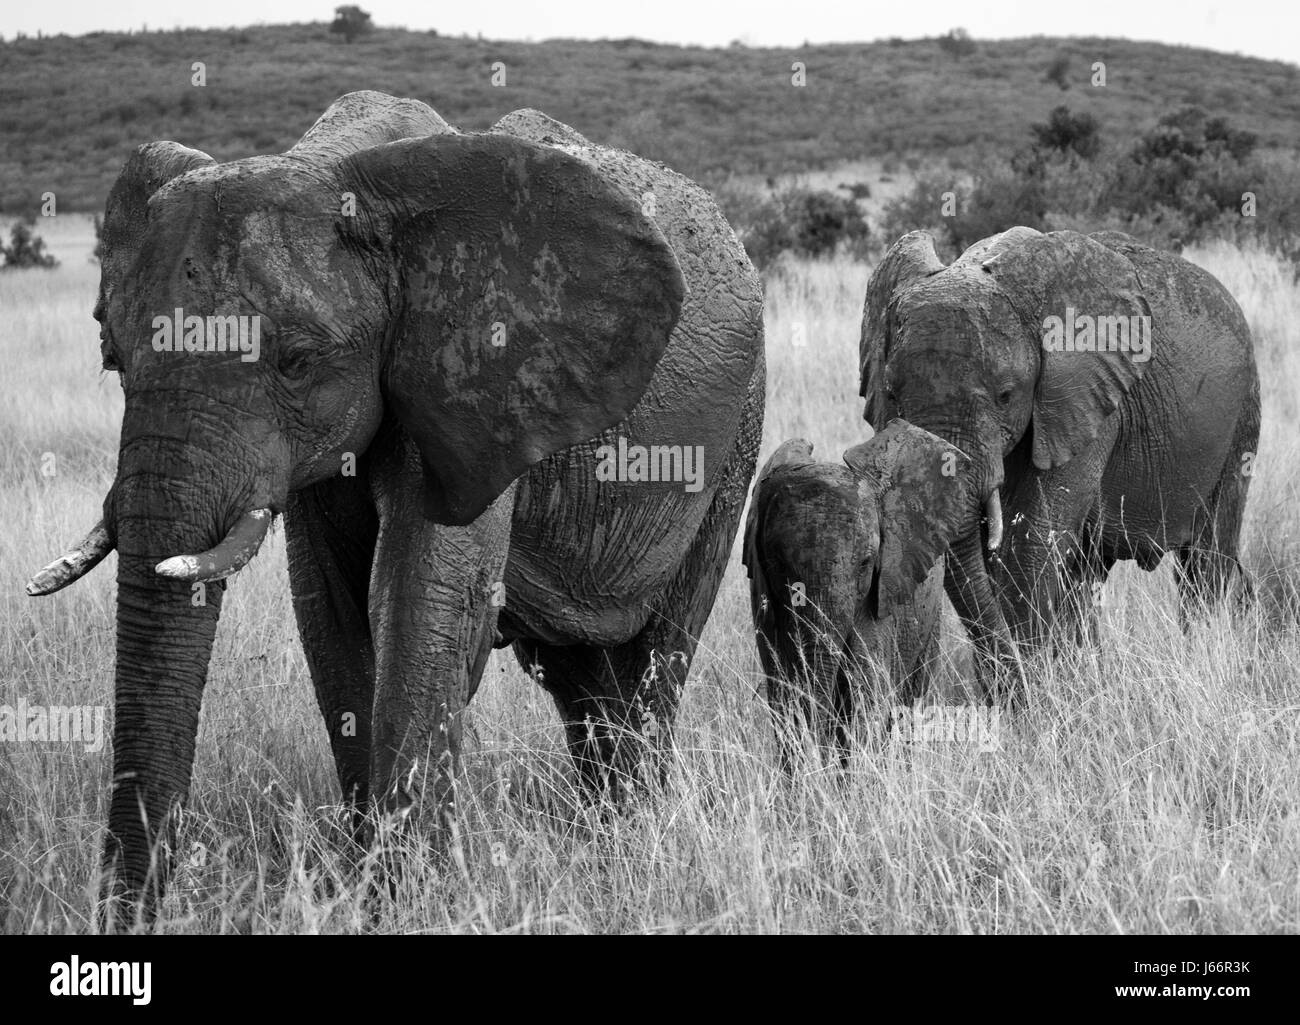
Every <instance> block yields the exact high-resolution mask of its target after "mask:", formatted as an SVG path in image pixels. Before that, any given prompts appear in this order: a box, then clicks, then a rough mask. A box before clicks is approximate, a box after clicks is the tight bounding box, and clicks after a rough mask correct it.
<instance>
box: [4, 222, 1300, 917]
mask: <svg viewBox="0 0 1300 1025" xmlns="http://www.w3.org/2000/svg"><path fill="white" fill-rule="evenodd" d="M1189 255H1190V257H1191V258H1192V259H1194V260H1195V261H1196V262H1198V263H1201V264H1202V265H1203V266H1205V267H1206V268H1208V269H1209V270H1211V271H1212V272H1213V273H1215V274H1216V275H1218V276H1219V277H1220V278H1221V279H1222V280H1223V281H1224V282H1225V284H1227V285H1228V287H1229V288H1230V289H1231V290H1232V291H1233V292H1234V294H1236V295H1237V296H1238V297H1239V299H1240V301H1241V303H1242V305H1243V307H1244V308H1245V309H1246V311H1247V314H1248V316H1249V319H1250V322H1251V326H1252V329H1253V330H1254V332H1255V336H1256V341H1257V346H1258V352H1259V357H1260V363H1261V369H1262V376H1263V381H1264V395H1265V398H1264V403H1265V404H1264V434H1263V438H1262V440H1261V443H1260V453H1259V458H1258V461H1257V464H1256V465H1257V472H1256V476H1255V480H1254V483H1253V491H1252V496H1251V504H1250V508H1249V512H1248V517H1247V526H1246V534H1247V538H1246V560H1247V563H1248V565H1249V567H1250V569H1251V571H1252V572H1253V573H1254V574H1255V575H1256V577H1257V578H1259V579H1260V580H1261V581H1262V582H1264V583H1265V586H1263V587H1261V595H1262V600H1261V602H1260V603H1259V608H1258V609H1257V610H1256V612H1254V613H1253V614H1251V615H1247V616H1244V617H1242V618H1241V619H1239V620H1237V621H1235V622H1234V621H1230V620H1229V618H1228V617H1227V616H1219V617H1217V618H1214V619H1212V620H1211V621H1209V622H1207V623H1205V624H1203V625H1201V626H1199V627H1197V628H1196V629H1195V630H1193V632H1192V633H1191V634H1190V635H1189V636H1184V634H1183V633H1182V632H1181V631H1180V629H1179V628H1178V625H1177V618H1176V610H1175V605H1174V595H1173V588H1172V586H1171V581H1170V574H1169V571H1168V568H1167V567H1162V568H1161V569H1160V570H1158V571H1157V572H1156V573H1154V574H1145V573H1142V572H1140V571H1136V570H1134V569H1132V568H1131V567H1128V566H1125V567H1122V568H1121V569H1120V570H1119V571H1118V572H1117V573H1116V574H1115V575H1114V576H1113V578H1112V581H1111V582H1110V583H1109V584H1108V585H1107V588H1106V604H1105V607H1104V609H1103V644H1102V645H1101V647H1100V648H1099V649H1098V650H1096V651H1091V650H1089V651H1080V652H1076V653H1071V654H1069V655H1065V656H1061V657H1057V658H1051V659H1044V660H1042V661H1040V662H1037V663H1035V665H1034V671H1033V677H1034V679H1033V688H1032V690H1031V693H1030V694H1029V697H1028V700H1027V703H1026V707H1025V708H1024V709H1023V710H1022V711H1020V712H1018V713H1016V714H1015V715H1014V716H1012V717H1004V719H1003V720H1002V722H1001V727H1002V728H1001V730H1000V732H999V735H998V737H999V744H998V747H997V749H996V750H994V751H981V750H979V748H978V747H977V746H976V745H971V744H962V743H947V744H944V743H930V744H919V743H914V744H911V745H907V744H900V743H892V744H882V743H880V742H879V741H878V740H877V739H876V738H875V735H874V734H866V735H864V737H863V738H862V740H861V743H859V744H858V746H857V747H856V748H855V749H854V751H853V755H852V759H851V762H850V766H849V770H848V772H847V773H846V774H845V775H844V776H843V777H842V778H838V777H836V776H833V775H831V774H828V773H825V772H817V771H812V770H810V771H808V772H806V773H804V774H801V775H800V776H799V777H798V778H796V779H795V780H793V781H789V782H787V781H786V780H784V779H783V778H782V777H781V776H780V774H779V773H778V772H777V769H776V759H775V750H774V747H775V745H774V743H773V738H772V735H771V727H770V724H769V722H768V719H767V715H766V711H765V706H764V704H763V701H762V699H761V697H760V695H759V694H758V692H757V690H756V684H757V665H756V662H757V660H756V658H755V653H754V647H753V642H752V640H751V630H750V626H749V611H748V598H747V590H746V582H745V579H744V573H743V570H742V569H741V568H740V567H739V565H738V560H737V559H736V558H733V559H732V562H731V565H730V566H729V567H728V571H727V575H726V578H725V580H724V582H723V586H722V590H721V593H720V596H719V599H718V603H717V606H716V608H715V611H714V614H713V617H712V619H711V620H710V622H709V625H708V627H707V629H706V631H705V635H704V637H703V639H702V644H701V648H700V653H699V655H698V656H697V660H696V665H695V667H694V671H693V673H692V679H691V683H690V685H689V687H688V689H687V692H686V696H685V701H684V705H683V709H682V715H681V719H680V727H679V730H678V735H677V751H676V754H675V756H674V759H673V762H672V765H671V769H670V774H669V782H668V786H667V789H666V791H665V792H664V793H663V794H662V795H661V796H660V798H659V799H658V800H656V801H654V802H648V803H645V804H644V805H642V806H639V807H637V808H635V809H633V810H632V811H630V812H628V813H626V814H624V815H622V816H618V817H613V818H609V817H600V816H596V815H594V814H592V813H590V812H587V811H585V810H583V808H582V807H581V806H580V802H578V801H577V799H576V796H575V794H574V792H573V789H572V786H571V781H570V774H569V770H568V765H567V761H566V758H567V756H566V754H565V752H564V749H563V740H562V734H561V731H560V729H559V727H558V725H557V723H556V720H555V713H554V711H553V709H552V707H551V705H550V701H549V699H548V698H547V697H546V696H545V694H544V693H543V692H542V691H541V690H540V689H539V688H537V687H536V686H535V685H534V684H533V683H532V682H531V681H530V680H529V679H528V678H527V677H526V676H525V675H524V674H523V673H522V672H521V671H520V670H519V669H518V668H517V667H516V666H515V665H514V663H513V660H512V659H511V658H510V657H509V656H508V655H504V654H502V653H498V654H497V655H496V656H494V658H493V660H492V662H491V664H490V666H489V669H488V672H487V674H486V677H485V680H484V683H483V686H482V688H481V690H480V692H479V694H478V697H477V698H476V699H475V702H474V704H473V706H472V711H471V713H470V725H469V729H468V742H467V748H468V750H467V755H466V763H467V765H466V773H465V778H464V782H463V788H462V789H463V794H462V808H463V814H462V821H461V837H460V841H461V842H460V844H459V846H458V847H456V848H454V850H455V851H456V852H458V853H454V854H453V856H451V857H448V858H438V857H433V856H430V854H429V853H428V851H427V850H425V848H424V847H423V845H422V844H421V843H419V842H418V841H411V840H409V839H402V838H396V839H394V840H392V844H393V845H394V846H396V847H398V848H402V849H403V850H404V856H403V857H402V858H401V864H402V872H401V874H400V876H398V877H397V879H396V882H395V894H394V895H392V896H390V895H388V891H387V889H386V888H384V887H379V888H378V891H377V892H378V895H376V892H375V891H374V890H373V889H372V888H370V887H368V886H366V885H363V884H362V883H361V882H359V879H358V876H357V874H356V873H355V872H354V871H353V870H352V869H351V868H350V866H349V865H348V864H347V863H346V862H345V859H344V858H343V857H342V856H341V855H340V854H339V850H340V845H339V843H338V837H339V829H338V820H339V816H338V814H337V812H338V808H337V805H336V802H337V800H338V793H337V785H336V783H335V781H334V776H333V768H332V763H331V759H330V756H329V752H328V748H327V744H326V741H325V735H324V730H323V728H322V726H321V723H320V719H319V716H318V714H317V712H316V709H315V705H314V699H313V697H312V691H311V685H310V681H309V679H308V676H307V672H306V668H305V665H304V662H303V656H302V652H301V649H300V646H299V643H298V640H297V637H296V631H295V628H294V625H293V617H292V612H291V608H290V603H289V596H288V584H287V576H286V572H285V557H284V545H283V539H282V537H281V536H280V535H278V534H276V535H273V536H272V538H271V539H270V541H269V543H268V544H267V545H266V547H265V548H264V550H263V552H262V554H261V555H260V556H259V557H258V558H257V559H256V560H255V561H254V563H253V565H252V566H250V567H249V568H248V569H247V570H245V571H244V572H243V573H242V574H240V576H239V577H238V578H237V580H236V581H235V583H234V585H233V587H232V588H231V591H230V593H229V594H228V596H227V597H228V601H227V605H226V609H225V613H224V615H223V617H222V622H221V627H220V631H219V634H218V639H217V644H216V648H215V651H214V655H213V660H212V672H211V678H210V682H209V684H208V688H207V694H206V696H205V701H204V708H203V717H202V725H201V728H200V736H199V746H198V760H197V763H196V766H195V776H194V785H193V791H192V798H191V801H190V805H189V810H188V812H187V813H186V815H185V817H184V820H183V823H182V829H181V835H180V840H179V844H178V849H177V860H178V870H177V874H176V878H175V884H174V885H173V887H172V890H171V894H170V896H169V897H168V899H167V903H166V905H165V908H164V913H163V918H162V922H161V926H160V927H161V928H162V929H164V930H166V931H170V932H198V931H202V932H208V931H223V932H236V931H238V932H336V931H359V930H378V931H392V930H396V931H406V932H425V931H458V932H511V931H521V932H578V931H582V932H615V931H618V932H626V931H656V932H657V931H723V932H753V931H767V932H774V931H783V932H792V931H860V930H861V931H873V932H876V931H898V932H1013V931H1036V932H1097V931H1100V932H1148V931H1149V932H1164V931H1169V932H1220V931H1255V930H1289V931H1294V930H1296V929H1297V927H1298V926H1300V879H1298V877H1297V876H1298V872H1300V820H1298V818H1297V815H1298V812H1297V807H1298V805H1300V747H1298V743H1297V723H1298V722H1300V714H1298V713H1300V684H1298V682H1297V670H1296V667H1297V665H1300V626H1298V625H1297V620H1296V618H1295V613H1296V609H1297V607H1300V606H1298V604H1297V602H1296V600H1295V598H1296V586H1297V580H1298V579H1300V566H1298V562H1300V560H1298V555H1297V547H1296V546H1297V537H1298V535H1297V529H1296V528H1297V522H1298V521H1300V511H1298V510H1300V505H1298V503H1297V498H1298V496H1297V475H1296V472H1295V467H1296V465H1297V457H1298V456H1300V452H1298V451H1297V444H1298V442H1297V439H1300V409H1298V408H1297V386H1298V385H1300V346H1298V345H1297V339H1296V327H1295V325H1296V324H1300V291H1297V289H1296V287H1295V285H1294V284H1293V283H1292V281H1291V278H1290V275H1289V272H1287V271H1286V269H1285V267H1284V266H1283V265H1281V264H1279V263H1278V262H1276V261H1275V260H1273V259H1272V258H1271V257H1269V256H1267V255H1266V254H1262V253H1258V252H1240V251H1237V250H1235V249H1231V248H1223V247H1217V248H1208V249H1204V250H1198V251H1195V252H1192V253H1190V254H1189ZM867 273H868V268H866V267H864V266H861V265H857V264H851V263H846V262H831V263H822V264H815V265H798V266H795V267H794V268H792V270H791V272H790V273H789V274H787V275H785V276H783V277H780V278H778V279H775V280H773V281H772V282H770V283H769V291H768V311H767V321H768V323H767V327H768V342H769V368H770V369H769V375H770V376H769V390H768V395H769V402H768V412H767V423H766V427H765V432H764V444H763V452H762V454H761V458H766V456H767V454H768V453H769V452H770V451H771V450H772V449H773V448H774V447H775V446H776V445H777V444H779V443H780V442H781V441H782V440H784V439H785V438H787V437H791V436H795V435H803V436H805V437H807V438H809V440H811V441H813V442H814V443H815V444H816V445H817V449H818V453H819V454H820V455H822V456H823V457H824V458H830V459H834V458H838V456H839V453H840V452H841V451H842V450H843V449H844V448H845V447H847V446H848V445H849V444H851V443H853V442H855V441H857V440H860V439H861V438H862V437H863V436H864V434H865V432H866V428H865V427H864V425H863V424H862V421H861V405H860V401H859V400H858V398H857V395H856V391H857V357H856V338H857V327H858V319H859V314H860V308H861V301H862V295H863V290H864V286H865V283H866V278H867ZM94 289H95V272H94V271H93V269H89V268H85V267H83V266H75V265H72V264H68V265H65V267H64V268H62V269H60V270H59V271H57V272H53V273H39V272H32V273H21V274H6V275H0V310H3V311H4V312H3V316H2V317H0V322H2V324H3V326H2V327H0V331H3V334H2V335H0V366H3V367H4V368H5V370H4V372H3V378H2V380H3V384H2V385H0V432H2V434H3V437H4V438H5V442H6V443H5V446H4V448H3V450H2V451H0V521H2V522H3V523H4V524H5V528H4V530H3V531H0V679H2V680H3V684H2V688H0V702H10V703H12V701H13V700H15V699H16V697H17V696H18V695H25V696H26V697H27V699H28V700H29V701H30V702H33V703H45V704H71V703H77V704H86V703H89V704H106V705H111V689H112V661H113V618H112V612H113V578H114V562H113V560H112V559H110V560H109V562H108V563H106V564H105V565H104V566H102V567H100V568H99V569H98V570H97V571H96V572H95V573H94V574H93V575H91V576H90V577H89V578H87V579H86V580H84V581H82V582H81V583H79V584H78V585H76V586H74V587H72V588H69V589H68V590H66V591H64V592H61V593H60V594H58V595H56V596H54V597H52V598H48V599H44V600H40V601H35V600H32V599H28V598H27V597H25V595H24V594H23V590H22V588H23V584H24V582H25V580H26V578H27V575H28V573H29V572H30V571H31V570H32V569H33V568H35V567H37V566H39V565H41V564H43V563H44V562H45V561H46V560H47V559H48V558H50V557H52V555H53V554H54V553H56V552H58V551H60V550H61V546H62V545H64V544H65V543H66V542H67V541H68V540H69V539H70V538H72V537H73V536H74V535H75V534H76V533H77V532H78V531H80V530H82V529H84V528H85V527H86V526H88V525H89V524H90V523H92V522H94V520H95V519H96V517H97V515H98V506H99V502H100V501H101V498H102V496H103V493H104V491H105V489H106V488H107V486H108V484H109V482H110V479H111V474H112V470H113V465H114V460H115V445H116V437H117V424H118V420H119V417H120V411H121V399H120V392H119V389H118V387H117V383H116V380H115V379H114V378H112V377H109V376H103V377H101V376H100V375H98V374H97V366H98V356H97V351H96V345H95V329H94V325H93V323H92V322H91V321H90V319H89V315H88V311H89V309H90V306H91V303H92V299H93V294H94ZM796 328H798V329H799V330H798V332H797V331H796ZM796 340H799V341H801V342H802V344H795V342H796ZM51 452H52V453H54V456H55V463H54V466H55V469H56V472H55V474H54V475H53V476H43V475H42V473H41V469H42V458H43V457H44V458H46V459H47V461H48V457H45V454H46V453H51ZM954 643H955V642H952V641H950V642H949V646H950V647H952V646H953V645H954ZM949 700H951V699H949ZM109 772H110V752H109V751H108V749H107V748H105V750H103V751H101V752H99V753H86V752H85V751H83V750H82V749H81V748H80V747H69V746H66V745H41V744H16V743H4V744H0V923H3V925H2V927H3V929H4V931H7V932H63V931H83V930H86V929H88V928H90V912H91V908H92V897H93V892H94V876H95V871H96V868H97V864H98V857H99V851H100V848H101V844H102V839H103V824H104V821H105V817H106V813H107V797H108V782H109Z"/></svg>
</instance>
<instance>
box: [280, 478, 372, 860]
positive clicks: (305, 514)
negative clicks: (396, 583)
mask: <svg viewBox="0 0 1300 1025" xmlns="http://www.w3.org/2000/svg"><path fill="white" fill-rule="evenodd" d="M365 478H366V474H365V473H364V472H362V473H361V474H359V475H358V476H357V477H338V478H335V479H333V480H328V481H325V482H323V483H320V484H316V485H314V486H312V487H310V488H305V489H304V490H302V491H299V492H296V493H293V494H291V495H290V496H289V503H288V507H287V509H286V515H285V538H286V540H287V543H288V549H289V582H290V586H291V588H292V591H293V610H294V615H295V617H296V618H297V621H298V633H299V635H300V636H301V638H302V646H303V651H304V653H305V654H306V656H307V668H308V670H309V671H310V672H311V679H312V684H313V685H314V687H315V689H316V702H317V704H318V705H319V706H320V711H321V715H322V716H323V717H324V719H325V730H326V732H327V733H328V734H329V739H330V748H331V750H332V751H333V753H334V765H335V768H336V769H337V771H338V777H339V785H340V787H341V788H342V791H343V800H344V801H345V802H348V803H350V804H351V805H352V809H353V831H354V833H355V834H356V836H357V838H360V834H361V830H362V828H363V822H364V817H365V812H366V806H367V803H368V801H369V798H370V712H371V705H372V703H373V700H374V690H375V657H374V649H373V647H372V645H371V640H370V621H369V618H368V615H367V590H368V588H369V586H370V566H371V562H372V561H373V559H374V552H375V536H376V532H377V530H378V520H377V519H376V516H375V508H374V503H373V502H372V501H371V499H370V494H369V487H368V484H367V482H366V479H365Z"/></svg>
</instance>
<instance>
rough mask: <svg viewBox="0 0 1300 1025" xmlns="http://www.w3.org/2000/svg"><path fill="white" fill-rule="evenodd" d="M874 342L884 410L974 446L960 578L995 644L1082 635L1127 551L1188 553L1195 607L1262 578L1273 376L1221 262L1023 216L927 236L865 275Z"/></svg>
mask: <svg viewBox="0 0 1300 1025" xmlns="http://www.w3.org/2000/svg"><path fill="white" fill-rule="evenodd" d="M860 354H861V371H862V389H861V394H862V395H863V397H864V398H865V399H866V400H867V401H866V412H865V416H866V418H867V419H868V420H870V421H871V422H872V423H873V424H875V425H877V426H883V425H884V424H885V423H886V422H887V421H888V420H889V419H891V418H892V417H896V416H902V417H906V418H907V419H908V420H910V421H911V422H913V423H915V424H917V425H918V426H921V427H924V428H925V429H926V430H929V431H931V432H933V433H934V434H937V435H939V436H940V437H941V438H944V439H945V440H947V441H949V442H951V443H952V444H954V445H956V446H957V447H958V448H960V449H962V450H963V451H964V452H965V453H966V454H967V455H969V456H970V457H971V467H970V470H969V471H968V472H967V473H966V474H964V475H962V477H961V478H960V479H959V480H957V481H956V482H955V485H956V486H961V487H962V488H963V498H964V500H965V502H966V509H967V511H966V529H965V530H964V531H963V532H962V536H961V537H960V538H958V539H957V540H956V541H954V542H953V544H952V545H951V546H950V548H949V554H948V562H947V572H946V574H945V585H946V589H947V591H948V595H949V597H950V598H951V600H952V603H953V605H954V606H955V608H956V609H957V612H958V614H959V615H960V617H961V619H962V621H963V622H964V623H965V625H966V627H967V629H968V630H969V631H970V633H971V635H972V638H973V640H974V641H975V643H976V645H977V649H978V650H979V651H980V652H981V653H982V654H983V655H985V656H989V657H994V656H1001V657H1005V656H1006V655H1007V654H1008V653H1010V652H1014V650H1015V643H1014V642H1015V641H1019V642H1021V643H1024V644H1026V645H1028V646H1029V647H1030V648H1033V647H1035V646H1039V645H1041V644H1042V643H1044V642H1045V641H1046V640H1048V639H1049V638H1050V637H1052V636H1054V634H1055V632H1056V631H1058V630H1059V629H1062V628H1063V629H1064V630H1065V631H1066V633H1065V635H1066V636H1069V635H1070V634H1073V635H1074V637H1075V638H1080V637H1081V636H1082V634H1083V631H1084V629H1085V626H1087V625H1090V624H1091V622H1092V619H1091V613H1090V610H1091V609H1092V607H1093V605H1094V601H1093V599H1094V596H1095V594H1096V588H1097V587H1098V586H1099V585H1100V584H1101V583H1102V582H1104V580H1105V579H1106V576H1107V574H1108V573H1109V571H1110V568H1111V567H1112V566H1113V565H1114V564H1115V562H1116V561H1117V560H1119V559H1135V560H1136V561H1137V562H1138V564H1139V565H1140V566H1142V568H1144V569H1147V570H1151V569H1154V568H1155V567H1156V565H1157V564H1158V563H1159V562H1160V560H1161V558H1162V557H1163V555H1164V554H1165V553H1166V552H1169V551H1174V552H1176V553H1177V558H1178V585H1179V591H1180V594H1181V596H1182V599H1183V602H1184V603H1185V604H1187V603H1192V602H1205V601H1211V600H1215V599H1217V598H1220V597H1222V596H1223V595H1224V594H1225V592H1227V591H1228V589H1229V588H1230V586H1232V584H1233V581H1234V579H1235V578H1239V577H1240V578H1243V581H1244V574H1243V572H1242V570H1241V567H1240V564H1239V563H1238V560H1237V552H1238V539H1239V535H1240V530H1241V518H1242V510H1243V507H1244V506H1245V502H1246V492H1247V489H1248V486H1249V483H1250V479H1249V470H1250V463H1251V457H1252V453H1253V452H1254V450H1255V446H1256V442H1257V441H1258V438H1259V377H1258V373H1257V372H1256V369H1255V357H1254V352H1253V348H1252V345H1251V337H1250V330H1249V328H1248V327H1247V325H1246V321H1245V318H1244V317H1243V316H1242V313H1241V310H1240V309H1239V308H1238V306H1237V304H1236V303H1235V302H1234V301H1233V299H1232V297H1231V296H1230V295H1229V294H1228V292H1227V291H1226V290H1225V289H1224V288H1223V286H1222V285H1221V284H1220V283H1219V282H1218V281H1216V280H1215V279H1214V278H1213V277H1211V276H1210V275H1209V274H1207V273H1206V272H1205V271H1203V270H1200V269H1199V268H1197V267H1195V266H1193V265H1192V264H1190V263H1187V262H1186V261H1184V260H1182V259H1180V258H1178V257H1176V256H1173V255H1170V254H1168V253H1162V252H1158V251H1156V250H1153V249H1150V248H1148V247H1146V246H1143V245H1141V244H1139V243H1138V242H1136V241H1135V240H1134V239H1132V238H1130V237H1129V236H1127V235H1123V234H1120V233H1118V232H1101V233H1097V234H1094V235H1082V234H1078V233H1076V232H1072V231H1058V232H1051V233H1048V234H1042V233H1040V232H1037V231H1034V230H1032V229H1029V228H1023V227H1017V228H1012V229H1011V230H1009V231H1006V232H1004V233H1002V234H1000V235H995V236H993V237H992V238H988V239H985V240H983V241H981V242H978V243H976V244H975V245H973V246H972V247H971V248H970V249H968V250H967V251H966V252H965V253H964V254H963V255H962V256H961V257H960V258H958V259H957V260H956V261H954V262H953V263H952V264H951V265H950V266H946V267H945V266H944V265H943V263H942V262H940V260H939V259H938V258H937V256H936V255H935V251H934V245H933V241H932V239H931V238H930V236H929V235H927V234H925V233H923V232H913V233H912V234H909V235H906V236H904V237H903V238H901V239H899V240H898V241H897V242H895V243H894V245H893V246H892V247H891V248H890V249H889V251H888V253H887V254H886V255H885V258H884V259H883V260H882V262H881V264H880V265H879V266H878V267H877V268H876V271H875V273H874V274H873V275H872V277H871V280H870V282H869V284H868V286H867V298H866V304H865V309H864V312H863V320H862V336H861V350H860ZM982 520H983V532H982ZM1004 525H1005V526H1004ZM1244 586H1248V582H1245V583H1244ZM981 661H982V663H983V665H984V666H985V668H987V667H988V665H989V662H988V661H987V660H984V659H982V660H981Z"/></svg>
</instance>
